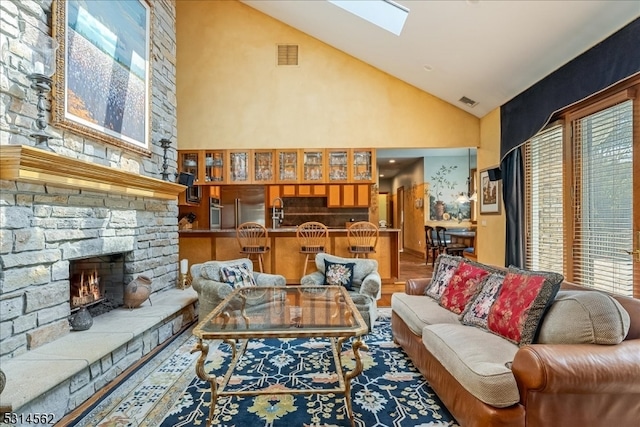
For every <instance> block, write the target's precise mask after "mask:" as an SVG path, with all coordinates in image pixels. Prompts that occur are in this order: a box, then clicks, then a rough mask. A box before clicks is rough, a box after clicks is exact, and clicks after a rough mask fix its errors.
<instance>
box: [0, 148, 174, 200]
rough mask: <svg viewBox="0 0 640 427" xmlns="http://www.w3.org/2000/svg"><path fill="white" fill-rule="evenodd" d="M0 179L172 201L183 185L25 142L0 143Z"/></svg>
mask: <svg viewBox="0 0 640 427" xmlns="http://www.w3.org/2000/svg"><path fill="white" fill-rule="evenodd" d="M0 179H4V180H9V181H22V182H29V183H34V184H50V185H55V186H59V187H66V188H77V189H81V190H91V191H100V192H104V193H111V194H124V195H128V196H140V197H150V198H155V199H166V200H172V199H176V198H177V197H178V194H180V193H181V192H183V191H184V190H185V189H186V187H185V186H184V185H180V184H176V183H173V182H167V181H162V180H160V179H157V178H150V177H147V176H144V175H139V174H135V173H131V172H126V171H123V170H120V169H116V168H112V167H108V166H103V165H99V164H96V163H91V162H87V161H84V160H78V159H74V158H71V157H67V156H62V155H60V154H56V153H53V152H49V151H45V150H40V149H38V148H34V147H29V146H26V145H1V146H0Z"/></svg>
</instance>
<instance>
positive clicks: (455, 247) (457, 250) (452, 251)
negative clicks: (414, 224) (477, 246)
mask: <svg viewBox="0 0 640 427" xmlns="http://www.w3.org/2000/svg"><path fill="white" fill-rule="evenodd" d="M446 234H447V228H446V227H442V226H437V227H436V239H437V241H438V247H439V250H440V253H445V254H449V255H457V256H462V252H464V250H465V249H466V248H467V245H465V244H463V243H451V241H449V242H447V236H446Z"/></svg>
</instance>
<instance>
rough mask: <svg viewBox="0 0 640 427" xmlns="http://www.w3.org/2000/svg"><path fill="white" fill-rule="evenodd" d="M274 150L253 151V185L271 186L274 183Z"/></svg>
mask: <svg viewBox="0 0 640 427" xmlns="http://www.w3.org/2000/svg"><path fill="white" fill-rule="evenodd" d="M275 175H276V152H275V150H253V183H254V184H272V183H274V182H275V181H276V176H275Z"/></svg>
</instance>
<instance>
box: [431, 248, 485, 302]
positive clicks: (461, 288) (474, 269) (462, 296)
mask: <svg viewBox="0 0 640 427" xmlns="http://www.w3.org/2000/svg"><path fill="white" fill-rule="evenodd" d="M487 275H489V272H488V271H487V270H485V269H483V268H481V267H478V266H474V265H471V264H468V263H466V262H464V261H463V262H461V263H460V265H459V266H458V268H457V269H456V271H455V272H454V273H453V276H451V280H450V281H449V285H447V287H446V289H445V290H444V291H443V292H442V297H440V305H441V306H443V307H444V308H446V309H448V310H451V311H453V312H454V313H456V314H460V313H462V312H463V311H464V309H465V307H466V306H467V304H468V303H469V302H470V301H471V299H472V298H473V297H474V296H475V295H476V293H477V291H478V290H479V289H480V287H481V285H482V281H483V279H484V278H485V277H486V276H487Z"/></svg>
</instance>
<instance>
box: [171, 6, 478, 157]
mask: <svg viewBox="0 0 640 427" xmlns="http://www.w3.org/2000/svg"><path fill="white" fill-rule="evenodd" d="M176 13H177V20H176V21H177V22H176V27H177V97H178V107H179V108H178V135H179V139H178V147H179V148H180V149H199V148H200V149H201V148H263V147H273V148H278V147H284V148H287V147H398V148H402V147H425V148H431V147H469V146H479V145H480V144H479V143H480V120H479V119H478V118H477V117H475V116H473V115H471V114H469V113H467V112H465V111H463V110H461V109H459V108H457V107H454V106H453V105H451V104H449V103H446V102H444V101H442V100H440V99H439V98H436V97H434V96H432V95H430V94H428V93H425V92H423V91H421V90H419V89H416V88H415V87H413V86H410V85H408V84H406V83H403V82H401V81H400V80H398V79H396V78H394V77H391V76H390V75H388V74H386V73H383V72H381V71H379V70H377V69H375V68H373V67H371V66H369V65H367V64H365V63H363V62H361V61H359V60H357V59H355V58H353V57H351V56H349V55H347V54H345V53H343V52H341V51H339V50H336V49H334V48H332V47H330V46H328V45H327V44H324V43H322V42H320V41H318V40H316V39H314V38H312V37H310V36H308V35H306V34H304V33H302V32H300V31H298V30H295V29H293V28H291V27H289V26H287V25H285V24H283V23H281V22H279V21H276V20H274V19H273V18H271V17H269V16H267V15H264V14H262V13H261V12H258V11H256V10H255V9H252V8H251V7H249V6H246V5H244V4H242V3H239V2H236V1H184V0H178V1H177V2H176ZM277 44H298V45H299V57H300V62H299V65H298V66H288V67H282V66H281V67H278V66H276V45H277ZM425 78H428V76H425Z"/></svg>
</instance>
